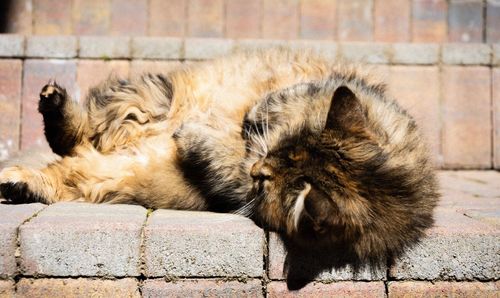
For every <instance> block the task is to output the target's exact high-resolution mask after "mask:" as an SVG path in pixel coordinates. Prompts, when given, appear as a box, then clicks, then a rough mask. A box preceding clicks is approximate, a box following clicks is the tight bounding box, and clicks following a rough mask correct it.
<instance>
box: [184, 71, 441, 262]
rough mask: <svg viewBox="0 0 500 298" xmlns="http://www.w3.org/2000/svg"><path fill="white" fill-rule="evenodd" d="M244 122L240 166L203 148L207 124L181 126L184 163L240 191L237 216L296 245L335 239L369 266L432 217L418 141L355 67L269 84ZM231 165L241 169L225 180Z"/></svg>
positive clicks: (427, 167)
mask: <svg viewBox="0 0 500 298" xmlns="http://www.w3.org/2000/svg"><path fill="white" fill-rule="evenodd" d="M243 127H244V128H243V130H242V134H243V135H242V137H243V138H244V139H246V141H247V151H246V156H245V158H244V159H243V160H241V161H240V162H239V164H238V162H236V163H234V162H232V161H230V160H227V159H224V158H223V157H219V158H218V157H217V156H215V155H214V154H213V153H212V154H210V152H211V151H212V149H211V148H215V147H220V146H221V145H222V144H223V142H224V139H223V138H219V137H218V135H217V134H216V133H215V131H214V132H213V133H210V134H208V135H203V136H201V135H200V134H199V133H196V132H197V131H200V130H202V129H203V128H201V127H193V126H188V127H187V128H184V131H183V132H181V135H180V137H179V139H178V142H179V143H181V146H180V147H179V148H180V153H181V154H184V156H183V160H184V162H185V163H188V164H189V166H185V167H187V168H190V169H191V171H194V169H196V170H197V171H202V172H205V173H204V175H202V176H197V177H196V178H197V179H193V181H192V183H199V184H201V185H203V187H205V188H206V187H207V186H210V185H215V186H216V188H217V189H216V191H219V189H239V190H240V191H239V192H233V195H235V196H238V195H239V196H241V197H240V200H245V201H246V202H247V204H246V205H245V206H244V207H242V208H241V209H240V212H241V213H242V214H245V215H247V216H249V217H251V218H252V219H253V220H254V221H255V222H256V223H257V224H259V225H260V226H262V227H264V228H266V229H269V230H271V231H275V232H279V233H281V234H282V235H284V236H285V237H287V238H288V239H290V240H291V241H292V243H294V244H296V245H298V246H299V247H303V248H305V249H311V248H328V247H339V246H340V247H342V250H343V253H345V254H347V255H350V256H351V257H353V258H354V259H355V260H357V261H358V262H362V263H366V262H369V263H373V264H376V263H377V262H380V261H381V260H386V259H387V258H394V257H397V256H399V255H400V254H401V253H402V252H403V251H405V249H406V248H407V247H410V246H412V245H414V244H415V243H417V242H418V241H419V240H420V239H421V237H423V236H424V233H425V230H426V229H428V228H430V227H431V226H432V225H433V209H434V208H435V206H436V204H437V201H438V198H439V194H438V191H437V183H436V177H435V174H434V171H433V166H432V164H431V162H430V159H429V154H428V151H427V147H426V145H425V141H424V140H423V138H422V136H421V135H420V132H419V130H418V128H417V125H416V123H415V121H414V120H413V119H412V118H411V116H410V115H408V113H407V112H406V111H405V110H403V109H402V108H401V107H399V106H398V105H397V104H396V102H395V101H393V100H391V99H390V98H389V96H388V95H387V94H386V91H385V85H383V84H380V83H378V82H376V81H375V80H374V79H371V78H370V77H368V76H366V75H364V74H362V73H360V71H359V70H357V69H356V68H354V67H337V68H336V69H334V70H333V71H332V72H331V73H330V75H329V76H328V77H326V78H323V79H322V80H313V81H309V82H302V83H298V84H296V85H294V86H291V87H288V88H284V89H282V90H278V91H274V92H271V93H270V94H269V95H267V96H266V97H265V99H264V100H263V101H261V102H259V103H257V104H256V105H255V106H254V107H253V108H252V109H250V110H249V112H248V113H247V115H246V117H245V120H244V122H243ZM206 129H209V130H210V128H206ZM217 144H219V145H217ZM230 171H233V172H234V171H236V172H237V173H241V177H240V178H239V179H234V178H233V179H232V180H230V181H228V180H226V183H224V181H225V180H223V179H220V177H222V176H223V175H224V174H223V173H224V172H230ZM232 175H233V176H234V174H232ZM248 176H250V177H251V179H249V178H248ZM235 184H236V186H235ZM243 197H245V199H244V198H243Z"/></svg>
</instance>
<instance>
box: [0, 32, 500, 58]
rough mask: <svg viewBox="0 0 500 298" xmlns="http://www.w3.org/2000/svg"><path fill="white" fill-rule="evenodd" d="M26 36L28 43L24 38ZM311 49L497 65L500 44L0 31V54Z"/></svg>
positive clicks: (173, 54)
mask: <svg viewBox="0 0 500 298" xmlns="http://www.w3.org/2000/svg"><path fill="white" fill-rule="evenodd" d="M25 39H26V42H24V41H25ZM277 46H280V47H285V48H293V49H305V48H309V49H312V50H313V51H316V52H318V53H321V54H322V55H325V56H326V57H328V58H330V59H335V58H342V59H345V60H348V61H353V62H364V63H368V64H404V65H434V64H438V63H440V62H441V63H444V64H448V65H499V63H500V62H499V61H500V58H499V57H500V54H499V49H500V44H479V43H478V44H466V43H444V44H426V43H380V42H334V41H324V40H276V39H223V38H171V37H107V36H80V37H76V36H28V37H24V36H22V35H14V34H0V57H23V58H42V57H43V58H64V59H66V58H75V57H76V58H93V59H115V58H118V59H158V60H184V59H187V60H203V59H210V58H214V57H219V56H223V55H227V54H230V53H232V52H235V51H241V50H251V49H265V48H270V47H277Z"/></svg>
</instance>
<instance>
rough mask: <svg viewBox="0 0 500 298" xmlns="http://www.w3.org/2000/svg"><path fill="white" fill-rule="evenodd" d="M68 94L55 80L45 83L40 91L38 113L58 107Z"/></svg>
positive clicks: (62, 103) (54, 109)
mask: <svg viewBox="0 0 500 298" xmlns="http://www.w3.org/2000/svg"><path fill="white" fill-rule="evenodd" d="M67 97H68V94H67V93H66V89H64V88H62V87H60V86H59V85H57V83H55V82H51V83H49V84H47V85H45V86H44V87H43V88H42V91H41V92H40V101H39V102H38V111H39V112H40V113H46V112H52V111H56V110H58V109H60V108H61V107H62V106H63V105H64V103H65V102H66V100H67Z"/></svg>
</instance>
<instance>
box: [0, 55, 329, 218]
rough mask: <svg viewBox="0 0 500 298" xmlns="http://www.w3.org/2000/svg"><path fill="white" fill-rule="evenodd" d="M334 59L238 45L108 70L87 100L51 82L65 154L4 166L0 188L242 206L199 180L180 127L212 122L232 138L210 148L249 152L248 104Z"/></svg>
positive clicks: (52, 120) (238, 154) (44, 196)
mask: <svg viewBox="0 0 500 298" xmlns="http://www.w3.org/2000/svg"><path fill="white" fill-rule="evenodd" d="M329 68H330V63H329V62H327V61H325V60H323V59H321V58H320V57H317V56H315V55H309V54H304V53H298V52H291V51H287V50H283V49H274V50H268V51H260V52H252V53H240V54H235V55H233V56H231V57H227V58H224V59H218V60H214V61H207V62H204V63H197V64H195V65H189V66H180V67H178V68H177V69H175V70H173V71H171V72H170V73H168V74H166V75H152V74H151V75H145V76H142V77H139V78H134V79H132V80H130V81H127V80H119V79H113V78H111V79H109V80H106V81H105V82H103V83H101V84H100V85H98V86H96V87H94V88H92V89H91V90H90V91H89V93H88V95H87V97H86V98H85V100H84V104H83V105H81V104H79V103H76V102H75V101H73V100H72V99H71V98H70V97H69V96H68V94H67V92H66V91H65V90H64V88H63V87H61V86H58V85H57V84H55V83H50V84H48V85H47V86H45V87H44V88H43V90H42V92H41V94H40V103H39V110H40V112H41V113H42V115H43V116H44V124H45V135H46V138H47V140H48V142H49V145H50V147H51V148H52V150H53V151H54V152H55V153H56V154H58V155H59V157H60V158H59V159H56V160H54V161H53V162H50V163H49V164H48V165H46V166H45V167H42V168H33V167H28V166H22V165H19V164H18V165H15V166H13V167H7V168H4V169H3V170H2V171H1V172H0V191H1V192H2V193H3V195H4V197H6V198H7V199H8V200H10V201H12V202H20V201H23V200H21V199H20V198H21V197H23V198H29V200H34V201H41V202H44V203H49V204H50V203H54V202H59V201H75V200H76V201H87V202H94V203H103V202H110V203H135V204H140V205H144V206H148V207H153V208H177V209H195V210H200V209H201V210H215V211H228V210H234V209H237V208H239V207H240V206H242V205H243V204H244V203H245V202H244V200H241V196H238V197H232V196H231V195H230V194H231V191H229V190H226V191H224V192H222V191H220V190H222V188H218V189H216V188H214V187H210V188H209V187H207V189H208V190H205V188H204V187H199V185H197V184H193V183H192V180H195V179H197V177H196V174H197V173H196V171H197V169H196V168H193V167H192V168H191V169H190V168H189V163H185V162H184V161H183V159H182V154H180V153H181V152H182V148H181V147H182V144H181V143H182V141H179V139H178V138H175V137H174V136H178V135H181V134H182V133H181V132H180V131H182V129H180V128H181V127H190V126H199V127H211V128H213V129H214V130H217V138H219V139H223V140H224V142H223V144H225V146H216V147H215V148H216V149H215V150H212V151H211V153H213V154H214V156H213V158H215V159H217V158H223V159H222V160H223V162H222V163H221V164H235V163H237V161H239V160H241V159H242V158H244V156H245V141H244V140H243V139H242V138H241V133H242V132H241V129H242V126H241V123H242V122H243V118H244V115H245V113H246V112H247V111H248V110H249V109H250V108H251V107H252V106H254V105H255V104H256V103H257V102H259V101H261V100H262V98H264V96H265V95H266V94H267V93H269V92H270V91H274V90H279V89H281V88H284V87H287V86H290V85H292V84H295V83H298V82H300V81H302V80H304V79H309V80H311V79H319V78H321V77H323V76H324V75H325V74H326V73H327V72H328V69H329ZM221 127H222V128H223V129H219V128H221ZM177 132H179V133H177ZM198 134H200V135H202V136H203V135H207V134H210V131H209V130H208V129H207V130H204V129H202V130H199V131H198ZM186 143H189V141H187V142H186ZM193 157H195V156H193ZM226 169H227V168H226ZM240 174H241V173H239V172H238V173H233V172H230V171H224V173H221V174H220V175H219V177H220V178H221V179H224V181H225V182H224V183H220V185H226V184H231V183H226V181H237V180H238V179H239V178H238V177H241V175H240ZM210 189H212V190H210ZM17 190H19V191H17ZM219 191H220V192H219ZM202 193H203V195H201V194H202Z"/></svg>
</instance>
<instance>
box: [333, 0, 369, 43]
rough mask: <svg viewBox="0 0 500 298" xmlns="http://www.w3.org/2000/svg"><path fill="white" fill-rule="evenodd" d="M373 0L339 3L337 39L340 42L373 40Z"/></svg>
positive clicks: (354, 0)
mask: <svg viewBox="0 0 500 298" xmlns="http://www.w3.org/2000/svg"><path fill="white" fill-rule="evenodd" d="M372 12H373V0H351V1H339V3H338V13H337V16H338V39H339V40H341V41H371V40H373V18H372V17H373V16H372Z"/></svg>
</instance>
